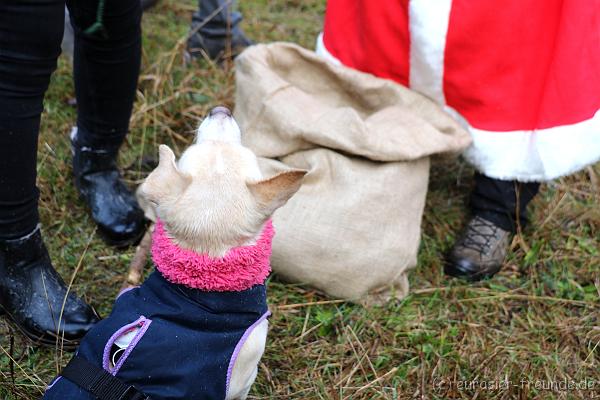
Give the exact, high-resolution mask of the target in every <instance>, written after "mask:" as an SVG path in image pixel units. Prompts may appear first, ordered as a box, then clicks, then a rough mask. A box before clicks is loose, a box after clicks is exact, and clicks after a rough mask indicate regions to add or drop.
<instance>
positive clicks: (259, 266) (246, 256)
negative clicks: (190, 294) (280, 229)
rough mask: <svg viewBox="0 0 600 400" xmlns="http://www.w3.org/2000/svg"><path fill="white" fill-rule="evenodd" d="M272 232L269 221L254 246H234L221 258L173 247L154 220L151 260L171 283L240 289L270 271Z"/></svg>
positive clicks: (271, 225) (215, 288) (246, 287)
mask: <svg viewBox="0 0 600 400" xmlns="http://www.w3.org/2000/svg"><path fill="white" fill-rule="evenodd" d="M274 233H275V231H274V229H273V224H272V222H271V220H269V221H267V223H266V224H265V227H264V229H263V232H262V234H261V236H260V238H259V239H258V241H257V242H256V244H255V245H253V246H241V247H236V248H233V249H231V250H229V252H227V254H226V255H225V256H224V257H222V258H212V257H209V256H208V255H207V254H201V253H196V252H195V251H192V250H187V249H182V248H181V247H179V246H177V245H176V244H175V243H173V241H172V240H171V238H170V237H169V235H168V234H167V232H166V231H165V228H164V226H163V223H162V222H161V221H160V220H158V221H156V226H155V228H154V234H153V236H152V259H153V260H154V263H155V264H156V268H157V269H158V270H159V271H160V273H161V274H162V275H163V276H164V277H165V278H166V279H167V280H168V281H170V282H172V283H176V284H180V285H185V286H187V287H191V288H194V289H201V290H206V291H215V292H225V291H242V290H246V289H250V288H251V287H252V286H254V285H259V284H263V283H264V282H265V279H266V278H267V276H268V275H269V273H270V272H271V265H270V262H269V259H270V257H271V241H272V239H273V234H274Z"/></svg>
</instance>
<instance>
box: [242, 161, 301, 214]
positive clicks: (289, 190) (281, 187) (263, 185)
mask: <svg viewBox="0 0 600 400" xmlns="http://www.w3.org/2000/svg"><path fill="white" fill-rule="evenodd" d="M307 172H308V171H304V170H297V169H295V170H290V171H285V172H282V173H280V174H277V175H275V176H274V177H272V178H269V179H265V180H262V181H258V182H253V183H248V184H247V186H248V189H250V193H252V195H253V196H254V198H255V199H256V201H257V203H258V204H259V206H260V208H261V211H262V212H263V213H264V214H265V215H266V216H270V215H271V214H273V213H274V212H275V210H277V209H278V208H279V207H281V206H283V205H284V204H285V203H286V202H287V201H288V200H289V199H290V197H292V196H293V195H294V193H296V192H297V191H298V189H300V185H301V184H302V178H304V175H306V173H307Z"/></svg>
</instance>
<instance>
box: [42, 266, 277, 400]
mask: <svg viewBox="0 0 600 400" xmlns="http://www.w3.org/2000/svg"><path fill="white" fill-rule="evenodd" d="M268 315H269V311H268V308H267V299H266V289H265V286H264V285H255V286H253V287H251V288H250V289H246V290H243V291H229V292H210V291H201V290H197V289H192V288H188V287H185V286H183V285H175V284H172V283H170V282H168V281H167V280H166V279H165V278H164V277H163V276H162V275H161V274H160V273H159V272H157V271H155V272H154V273H153V274H152V275H151V276H150V277H149V278H148V279H147V280H146V281H145V282H144V284H143V285H142V286H141V287H138V288H134V289H131V290H129V291H127V292H125V293H123V294H122V295H121V296H119V297H118V298H117V300H116V302H115V305H114V308H113V311H112V313H111V314H110V316H109V317H108V318H107V319H105V320H102V321H100V322H99V323H98V324H97V325H96V326H94V328H93V329H92V330H91V331H90V332H89V333H88V334H87V335H86V336H85V338H84V340H83V341H82V343H81V345H80V347H79V349H78V351H77V355H79V356H82V357H84V358H85V359H87V360H88V361H89V362H90V363H92V364H94V365H95V366H97V367H101V368H103V369H104V370H106V371H108V372H110V373H111V374H112V375H114V376H115V377H117V378H119V379H120V380H121V381H123V382H124V383H126V384H127V385H133V386H135V387H136V388H137V389H139V390H141V391H142V392H144V393H145V394H146V395H148V396H150V397H151V398H152V399H153V400H167V399H193V400H215V399H225V396H226V395H227V390H228V387H229V379H230V378H231V371H232V368H233V365H234V362H235V359H236V357H237V354H238V352H239V350H240V349H241V347H242V345H243V343H244V341H245V339H246V338H247V337H248V335H249V334H250V333H251V332H252V330H253V328H254V327H256V326H257V325H258V324H259V323H260V322H262V321H263V320H264V319H265V318H267V316H268ZM136 328H137V329H136ZM132 329H136V334H135V337H134V338H133V340H132V341H131V342H130V344H129V345H128V346H127V348H126V349H125V351H124V352H122V354H121V355H120V358H119V359H118V361H117V362H116V364H115V365H114V366H113V367H112V368H111V360H110V357H111V348H112V346H113V342H114V341H115V340H116V339H117V338H118V337H119V336H121V335H123V334H124V333H127V332H128V331H131V330H132ZM44 399H46V400H66V399H85V400H88V399H89V400H94V399H95V397H94V396H92V395H91V394H90V393H89V392H87V391H86V390H84V389H83V388H81V387H79V386H77V385H76V384H75V383H73V382H71V381H70V380H68V379H67V378H65V377H62V376H59V377H58V378H56V379H55V380H54V382H52V384H51V385H50V386H49V387H48V389H47V390H46V393H45V395H44Z"/></svg>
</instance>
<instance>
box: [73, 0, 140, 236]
mask: <svg viewBox="0 0 600 400" xmlns="http://www.w3.org/2000/svg"><path fill="white" fill-rule="evenodd" d="M100 1H105V5H104V8H103V9H102V10H101V15H98V12H99V10H98V0H68V1H67V6H68V7H69V12H70V15H71V21H72V24H73V28H74V31H75V46H74V48H75V51H74V58H73V68H74V77H75V93H76V96H77V107H78V117H77V129H76V130H75V131H74V132H73V135H72V143H73V151H74V156H73V172H74V174H75V180H76V184H77V187H78V189H79V191H80V193H81V194H82V196H83V198H84V199H85V201H86V202H87V204H88V206H89V208H90V210H91V213H92V218H93V219H94V221H95V222H96V223H97V225H98V231H99V233H100V234H101V236H102V237H103V238H104V239H105V240H106V241H107V242H108V243H109V244H113V245H117V246H125V245H129V244H131V243H134V242H135V241H136V240H137V239H139V238H140V236H141V235H142V233H143V230H144V228H145V224H144V218H143V213H142V211H141V210H140V208H139V207H138V205H137V202H136V200H135V197H134V196H133V194H132V193H131V191H129V189H127V187H126V186H125V185H124V183H123V182H122V180H121V177H120V174H119V171H118V169H117V165H116V159H117V153H118V150H119V148H120V146H121V144H122V143H123V140H124V138H125V135H126V134H127V131H128V129H129V119H130V117H131V111H132V107H133V101H134V99H135V92H136V87H137V79H138V75H139V70H140V59H141V27H140V23H141V14H142V10H141V6H140V2H139V0H100ZM99 20H101V21H102V25H101V26H98V29H97V30H95V31H94V32H90V31H89V28H90V27H92V26H93V25H94V24H95V23H96V22H97V21H99ZM86 31H87V32H86Z"/></svg>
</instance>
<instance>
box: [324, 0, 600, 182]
mask: <svg viewBox="0 0 600 400" xmlns="http://www.w3.org/2000/svg"><path fill="white" fill-rule="evenodd" d="M444 2H445V3H447V6H448V12H449V9H450V8H449V7H450V5H451V1H450V0H444ZM422 3H423V2H422V1H421V0H412V1H411V3H410V4H411V6H412V5H413V4H415V9H414V10H413V9H411V10H412V11H411V14H410V17H411V19H412V18H414V17H413V14H412V13H413V12H414V13H416V12H417V8H418V7H425V6H424V5H423V4H422ZM429 4H430V3H429ZM437 7H438V5H437V3H436V8H437ZM441 14H443V13H441V12H440V15H441ZM440 15H438V16H437V17H436V18H439V19H441V17H440ZM418 18H422V17H418ZM418 18H417V20H418ZM438 22H439V21H438ZM440 23H441V22H440ZM419 24H420V23H419ZM419 24H417V23H415V24H413V22H411V27H410V29H411V36H413V35H414V34H413V30H416V31H419V30H422V26H420V25H419ZM445 24H446V25H445V28H444V29H443V30H444V35H443V45H444V46H445V31H446V30H447V21H446V23H445ZM413 25H414V26H413ZM434 30H435V29H434ZM441 30H442V29H438V30H435V31H436V32H437V33H438V34H439V33H440V32H441ZM419 34H420V33H419ZM440 37H441V36H439V37H438V38H440ZM413 40H414V37H413ZM416 46H417V45H416V43H411V69H410V86H411V89H413V90H416V91H418V92H420V93H422V94H424V95H426V96H429V97H430V98H432V99H434V100H435V101H436V102H438V103H441V104H442V105H444V104H445V98H444V95H443V90H442V89H443V86H442V84H443V81H442V74H443V65H444V64H443V62H444V60H443V47H442V52H441V54H439V52H437V51H431V52H425V51H415V50H414V49H415V47H416ZM435 48H437V47H435ZM316 51H317V54H319V55H321V56H322V57H324V58H325V59H327V60H329V61H331V62H333V63H335V64H336V65H341V63H340V61H339V60H338V59H337V58H335V57H334V56H333V55H331V53H330V52H329V51H328V50H327V48H326V47H325V44H324V43H323V34H322V33H321V34H319V37H318V39H317V49H316ZM436 57H437V60H438V61H436V62H437V65H438V66H440V68H439V69H436V68H433V67H432V66H433V65H435V63H434V62H433V61H431V62H432V64H431V65H429V66H427V65H425V66H423V65H421V67H420V68H418V69H417V68H416V67H413V65H412V63H414V62H429V61H427V60H434V59H436ZM440 57H441V58H440ZM425 67H426V68H429V70H427V69H423V68H425ZM428 73H431V74H434V75H435V74H440V75H437V77H435V78H427V77H426V74H428ZM443 108H444V110H445V111H446V112H448V113H449V114H450V115H451V116H452V117H454V118H455V119H456V120H457V121H458V122H459V123H460V124H461V125H462V126H463V127H465V128H466V129H467V130H468V131H469V132H470V133H471V136H472V137H473V143H472V145H471V146H470V147H469V148H468V149H467V150H465V152H464V153H463V156H464V157H465V159H466V160H467V161H469V162H470V163H471V164H473V166H475V168H477V169H478V170H479V171H480V172H481V173H483V174H485V175H487V176H489V177H492V178H497V179H503V180H518V181H522V182H533V181H538V182H539V181H548V180H552V179H555V178H558V177H561V176H565V175H569V174H572V173H574V172H577V171H579V170H581V169H582V168H584V167H585V166H587V165H590V164H593V163H595V162H598V161H599V160H600V110H599V111H597V112H596V114H595V115H594V116H593V117H592V118H590V119H588V120H585V121H582V122H578V123H575V124H571V125H563V126H556V127H552V128H546V129H536V130H533V131H524V130H520V131H508V132H496V131H486V130H483V129H476V128H473V127H472V126H470V125H469V124H468V123H467V121H466V120H465V119H464V118H463V117H462V116H461V115H460V114H459V113H458V112H457V111H456V110H454V109H453V108H451V107H449V106H447V105H444V106H443Z"/></svg>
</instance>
